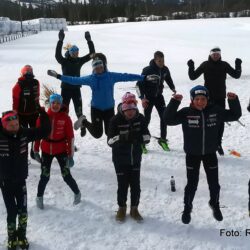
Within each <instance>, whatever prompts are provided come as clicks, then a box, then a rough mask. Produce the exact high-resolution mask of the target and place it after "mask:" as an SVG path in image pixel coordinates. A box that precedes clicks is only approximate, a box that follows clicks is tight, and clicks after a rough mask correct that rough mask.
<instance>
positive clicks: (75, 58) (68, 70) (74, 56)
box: [55, 30, 95, 136]
mask: <svg viewBox="0 0 250 250" xmlns="http://www.w3.org/2000/svg"><path fill="white" fill-rule="evenodd" d="M58 37H59V41H58V42H57V46H56V54H55V57H56V60H57V62H58V63H59V64H61V66H62V73H63V75H68V76H76V77H79V76H80V72H81V67H82V66H83V64H85V63H86V62H88V61H90V60H91V59H92V57H93V55H94V53H95V47H94V43H93V42H92V40H91V36H90V33H89V32H88V31H87V32H85V39H86V41H87V43H88V47H89V54H87V55H85V56H83V57H79V48H78V47H77V46H76V45H73V46H70V47H69V48H68V50H67V51H66V53H65V57H63V56H62V46H63V40H64V37H65V34H64V31H63V30H60V32H59V34H58ZM80 88H81V86H80V85H77V86H76V85H75V86H74V85H70V84H68V83H67V82H64V81H62V83H61V96H62V98H63V104H64V105H66V106H68V107H69V104H70V100H71V99H72V101H73V103H74V108H75V113H76V116H77V118H79V117H80V116H82V114H83V113H82V112H83V111H82V96H81V90H80ZM85 134H86V129H85V127H83V128H82V129H81V136H85Z"/></svg>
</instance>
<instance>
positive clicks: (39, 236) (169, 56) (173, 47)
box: [0, 18, 250, 250]
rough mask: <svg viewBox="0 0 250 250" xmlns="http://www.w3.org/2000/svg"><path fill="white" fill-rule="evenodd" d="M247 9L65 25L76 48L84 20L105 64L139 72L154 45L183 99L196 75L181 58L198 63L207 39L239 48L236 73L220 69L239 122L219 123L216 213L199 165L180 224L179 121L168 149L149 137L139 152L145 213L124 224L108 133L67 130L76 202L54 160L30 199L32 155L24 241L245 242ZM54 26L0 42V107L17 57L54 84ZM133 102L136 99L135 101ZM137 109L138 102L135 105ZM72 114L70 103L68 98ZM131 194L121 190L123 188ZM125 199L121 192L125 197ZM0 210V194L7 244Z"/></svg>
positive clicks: (66, 248)
mask: <svg viewBox="0 0 250 250" xmlns="http://www.w3.org/2000/svg"><path fill="white" fill-rule="evenodd" d="M249 29H250V18H240V19H238V18H235V19H206V20H203V19H201V20H181V21H159V22H140V23H119V24H102V25H87V26H74V27H69V31H68V32H66V37H65V41H64V44H66V43H67V42H70V43H72V44H77V45H78V46H79V47H80V54H81V55H84V54H86V53H87V44H86V41H85V39H84V32H85V31H87V30H89V31H90V33H91V36H92V39H93V41H94V43H95V47H96V50H97V51H98V52H103V53H105V54H106V55H107V59H108V67H109V69H110V70H111V71H116V72H130V73H141V70H142V68H143V67H145V66H146V65H148V63H149V61H150V59H151V58H152V55H153V53H154V51H156V50H161V51H163V52H164V53H165V57H166V64H167V65H168V66H169V68H170V71H171V73H172V78H173V80H174V82H175V85H176V89H177V91H178V93H182V94H183V95H184V100H183V103H182V105H181V106H186V105H188V104H189V89H190V88H191V87H192V86H194V85H195V84H202V83H203V79H202V78H199V79H198V80H196V81H195V82H192V81H190V80H189V78H188V75H187V65H186V62H187V60H188V59H190V58H192V59H193V60H194V61H195V65H196V66H198V65H199V64H200V63H201V62H202V61H204V60H206V59H207V56H208V54H209V51H210V49H211V48H212V47H214V46H220V47H221V49H222V57H223V59H224V60H225V61H228V62H229V63H230V64H231V65H232V66H234V60H235V58H236V57H239V58H241V59H242V61H243V64H242V66H243V73H242V77H241V78H240V79H238V80H235V79H232V78H230V77H229V78H228V80H227V88H228V91H232V92H236V93H237V94H238V95H239V98H240V101H241V104H242V111H243V115H242V118H241V121H242V122H243V123H244V124H245V125H246V127H242V126H240V125H239V124H238V123H232V124H231V126H227V125H226V126H225V134H224V142H223V144H224V149H225V152H226V155H225V156H224V157H219V177H220V184H221V205H222V212H223V215H224V220H223V221H222V222H220V223H219V222H217V221H215V220H214V218H213V217H212V214H211V210H210V208H209V207H208V199H209V197H208V187H207V182H206V178H205V174H204V170H203V168H202V167H201V171H200V172H201V173H200V183H199V187H198V190H197V193H196V197H195V200H194V209H193V213H192V221H191V223H190V224H189V225H183V224H182V222H181V220H180V217H181V212H182V211H183V191H184V187H185V184H186V173H185V154H184V152H183V149H182V148H183V139H182V131H181V127H180V126H177V127H168V138H169V140H170V147H171V152H167V153H166V152H163V151H162V150H161V149H160V147H159V146H158V144H157V141H156V140H155V139H152V140H151V143H150V145H149V146H148V149H149V153H148V154H147V155H144V156H143V161H142V171H141V189H142V192H141V203H140V206H139V210H140V211H141V213H142V215H143V217H144V219H145V221H144V223H143V224H138V223H136V222H134V221H132V220H131V219H130V218H129V217H128V219H127V221H126V223H124V224H117V223H116V222H115V211H116V210H117V204H116V190H117V183H116V176H115V171H114V167H113V164H112V161H111V149H110V148H109V147H108V146H107V144H106V137H105V136H103V137H102V138H101V139H99V140H96V139H93V138H92V137H91V136H90V134H89V133H87V135H86V137H84V138H81V137H80V134H79V132H77V133H76V134H75V136H76V144H77V146H78V147H79V152H76V153H75V166H74V167H73V168H72V175H73V176H74V177H75V179H76V181H77V183H78V185H79V187H80V190H81V192H82V198H83V200H82V202H81V203H80V204H79V205H77V206H73V205H72V202H73V193H72V192H71V191H70V189H69V188H68V187H67V186H66V184H65V183H64V182H63V180H62V178H61V176H60V171H59V167H58V164H57V162H53V166H52V171H51V179H50V182H49V184H48V185H47V188H46V193H45V196H44V202H45V209H44V210H43V211H41V210H39V209H38V208H36V205H35V197H36V191H37V184H38V180H39V176H40V166H39V165H38V163H36V162H34V161H32V162H31V165H30V169H29V178H28V180H27V186H28V210H29V221H28V233H27V235H28V238H29V240H30V243H31V246H30V249H32V250H54V249H61V250H70V249H74V250H97V249H98V250H99V249H108V250H110V249H116V250H118V249H121V250H123V249H126V250H137V249H142V250H149V249H150V250H151V249H157V250H158V249H160V250H162V249H170V250H172V249H174V250H180V249H185V250H191V249H192V250H200V249H213V250H214V249H218V250H219V249H220V250H222V249H223V250H224V249H228V250H229V249H231V250H235V249H237V250H243V249H249V241H250V235H249V236H245V230H246V229H248V228H250V225H249V217H248V207H247V204H248V194H247V191H248V180H249V166H250V154H249V153H250V149H249V140H250V133H249V126H250V114H249V113H248V112H247V110H246V106H247V103H248V100H249V97H250V91H249V90H250V87H249V80H250V74H249V73H248V72H249V68H250V50H249V44H250V38H249V35H248V31H249ZM57 33H58V32H56V31H55V32H54V31H50V32H41V33H39V34H36V35H33V36H29V37H25V38H22V39H19V40H16V41H13V42H9V43H5V44H1V45H0V57H1V61H0V82H1V84H0V93H1V95H0V96H1V97H0V110H1V112H2V111H4V110H8V109H11V103H12V100H11V88H12V86H13V85H14V83H15V82H16V80H17V78H18V76H19V72H20V68H21V67H22V66H23V65H25V64H31V65H32V66H33V67H34V73H35V75H36V78H37V79H39V80H40V82H41V84H49V85H50V86H52V87H54V88H56V89H57V90H58V92H59V91H60V82H59V81H58V80H56V79H54V78H51V77H49V76H47V74H46V71H47V69H54V70H57V71H58V72H61V69H60V65H59V64H58V63H57V62H56V60H55V58H54V54H55V51H54V50H55V46H56V42H57V39H58V36H57ZM90 73H91V64H90V63H88V64H86V65H85V66H83V70H82V75H87V74H90ZM134 86H135V83H133V82H131V83H128V84H126V83H119V84H117V85H116V87H115V100H116V104H118V103H119V101H120V100H121V96H122V95H123V94H124V92H125V91H132V92H134V93H135V88H134ZM81 91H82V96H83V107H84V108H83V110H84V113H85V114H86V115H87V117H88V118H90V99H91V92H90V89H89V88H88V87H83V88H82V89H81ZM171 94H172V93H171V91H170V90H169V89H168V87H166V88H165V90H164V96H165V99H166V101H167V102H168V100H169V99H170V97H171ZM139 106H140V105H139ZM140 109H141V106H140ZM70 110H71V115H72V119H73V120H75V119H76V116H75V114H74V109H73V105H72V104H71V107H70ZM149 128H150V130H151V133H152V135H155V136H158V135H159V117H158V115H157V112H156V111H155V110H154V111H153V114H152V121H151V124H150V127H149ZM229 149H235V150H237V151H239V152H240V153H241V154H242V157H240V158H237V157H234V156H231V155H229V153H228V150H229ZM171 175H174V177H175V181H176V188H177V191H176V192H175V193H172V192H171V191H170V183H169V182H170V178H171ZM128 201H129V196H128ZM128 206H129V202H128ZM220 229H226V230H230V231H231V230H238V231H241V235H242V236H239V237H236V236H229V237H227V236H225V235H223V236H220ZM5 239H6V211H5V206H4V203H3V200H2V198H0V249H5V246H4V241H5Z"/></svg>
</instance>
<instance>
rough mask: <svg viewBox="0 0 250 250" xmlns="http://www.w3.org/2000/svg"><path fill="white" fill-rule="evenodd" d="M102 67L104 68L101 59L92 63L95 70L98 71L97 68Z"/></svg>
mask: <svg viewBox="0 0 250 250" xmlns="http://www.w3.org/2000/svg"><path fill="white" fill-rule="evenodd" d="M100 66H102V67H103V66H104V65H103V61H102V60H100V59H94V60H93V61H92V68H93V70H94V69H96V68H97V67H100Z"/></svg>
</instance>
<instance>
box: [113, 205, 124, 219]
mask: <svg viewBox="0 0 250 250" xmlns="http://www.w3.org/2000/svg"><path fill="white" fill-rule="evenodd" d="M126 211H127V206H125V207H119V209H118V211H117V213H116V216H115V219H116V221H119V222H124V221H125V219H126Z"/></svg>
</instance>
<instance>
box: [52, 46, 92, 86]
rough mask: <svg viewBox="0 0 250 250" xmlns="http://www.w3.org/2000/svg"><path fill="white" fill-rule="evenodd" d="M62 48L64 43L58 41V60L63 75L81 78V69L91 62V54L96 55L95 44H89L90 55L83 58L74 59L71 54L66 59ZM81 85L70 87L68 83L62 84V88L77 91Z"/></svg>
mask: <svg viewBox="0 0 250 250" xmlns="http://www.w3.org/2000/svg"><path fill="white" fill-rule="evenodd" d="M62 46H63V41H58V42H57V46H56V54H55V57H56V60H57V62H58V63H60V64H61V65H62V73H63V75H66V76H77V77H79V76H80V72H81V67H82V65H83V64H84V63H86V62H88V61H90V60H91V54H93V53H95V47H94V43H93V42H92V41H89V42H88V46H89V54H87V55H85V56H83V57H77V58H72V57H71V56H70V55H69V54H68V55H67V56H66V57H63V56H62ZM80 87H81V86H80V85H70V84H68V83H65V82H62V84H61V88H65V89H76V88H80Z"/></svg>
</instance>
